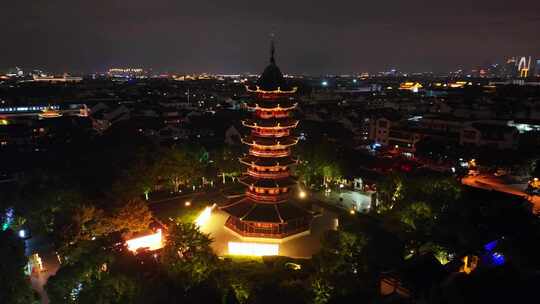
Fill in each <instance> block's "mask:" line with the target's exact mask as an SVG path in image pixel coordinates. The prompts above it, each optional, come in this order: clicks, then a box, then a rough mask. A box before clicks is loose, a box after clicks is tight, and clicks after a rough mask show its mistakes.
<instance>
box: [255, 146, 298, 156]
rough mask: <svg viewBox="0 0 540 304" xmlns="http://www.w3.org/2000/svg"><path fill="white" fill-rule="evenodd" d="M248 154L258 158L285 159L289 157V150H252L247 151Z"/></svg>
mask: <svg viewBox="0 0 540 304" xmlns="http://www.w3.org/2000/svg"><path fill="white" fill-rule="evenodd" d="M249 154H250V155H253V156H259V157H286V156H290V155H291V151H290V150H289V149H280V150H261V149H256V148H252V149H249Z"/></svg>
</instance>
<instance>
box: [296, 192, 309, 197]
mask: <svg viewBox="0 0 540 304" xmlns="http://www.w3.org/2000/svg"><path fill="white" fill-rule="evenodd" d="M298 196H299V197H300V198H306V196H307V194H306V192H305V191H300V193H298Z"/></svg>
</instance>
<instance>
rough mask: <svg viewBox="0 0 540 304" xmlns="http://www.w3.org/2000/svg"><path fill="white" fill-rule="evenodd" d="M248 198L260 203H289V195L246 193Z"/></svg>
mask: <svg viewBox="0 0 540 304" xmlns="http://www.w3.org/2000/svg"><path fill="white" fill-rule="evenodd" d="M246 196H247V197H249V198H251V199H252V200H254V201H256V202H258V203H281V202H285V201H287V199H288V198H289V193H287V192H286V193H280V194H263V193H254V192H251V191H246Z"/></svg>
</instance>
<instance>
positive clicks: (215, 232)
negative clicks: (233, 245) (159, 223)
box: [200, 208, 337, 258]
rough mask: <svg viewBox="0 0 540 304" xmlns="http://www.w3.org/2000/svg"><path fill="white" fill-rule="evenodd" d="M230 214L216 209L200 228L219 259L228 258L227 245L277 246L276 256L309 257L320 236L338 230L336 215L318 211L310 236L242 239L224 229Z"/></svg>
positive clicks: (326, 211) (328, 211)
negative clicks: (207, 235) (257, 244)
mask: <svg viewBox="0 0 540 304" xmlns="http://www.w3.org/2000/svg"><path fill="white" fill-rule="evenodd" d="M229 216H230V215H229V214H227V213H226V212H224V211H222V210H220V209H218V208H216V209H214V210H213V211H212V214H211V216H210V218H209V220H208V221H207V222H206V223H205V224H204V225H202V226H201V227H200V229H201V231H202V232H204V233H208V234H210V237H211V238H212V239H213V240H214V241H213V242H212V245H211V246H212V249H213V250H214V252H215V253H216V254H217V255H219V256H228V255H229V254H230V252H229V243H230V242H242V243H267V244H276V245H278V246H279V255H281V256H287V257H291V258H311V257H312V256H313V254H315V253H317V252H318V251H319V250H320V248H321V237H322V236H323V234H324V233H325V231H328V230H335V229H337V214H335V213H334V212H333V211H331V210H321V211H320V212H318V213H317V215H316V216H314V218H313V221H312V223H311V227H310V229H309V233H308V232H307V231H306V232H304V233H299V234H295V235H292V236H291V237H289V238H284V239H281V240H275V239H268V238H265V239H257V240H252V239H250V238H245V237H242V236H241V235H239V234H238V233H236V232H234V231H232V230H231V229H229V228H227V227H226V226H225V223H226V222H227V220H228V218H229Z"/></svg>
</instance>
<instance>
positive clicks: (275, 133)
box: [251, 129, 291, 137]
mask: <svg viewBox="0 0 540 304" xmlns="http://www.w3.org/2000/svg"><path fill="white" fill-rule="evenodd" d="M251 135H252V136H256V137H285V136H289V135H291V131H290V129H283V130H276V129H252V130H251Z"/></svg>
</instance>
